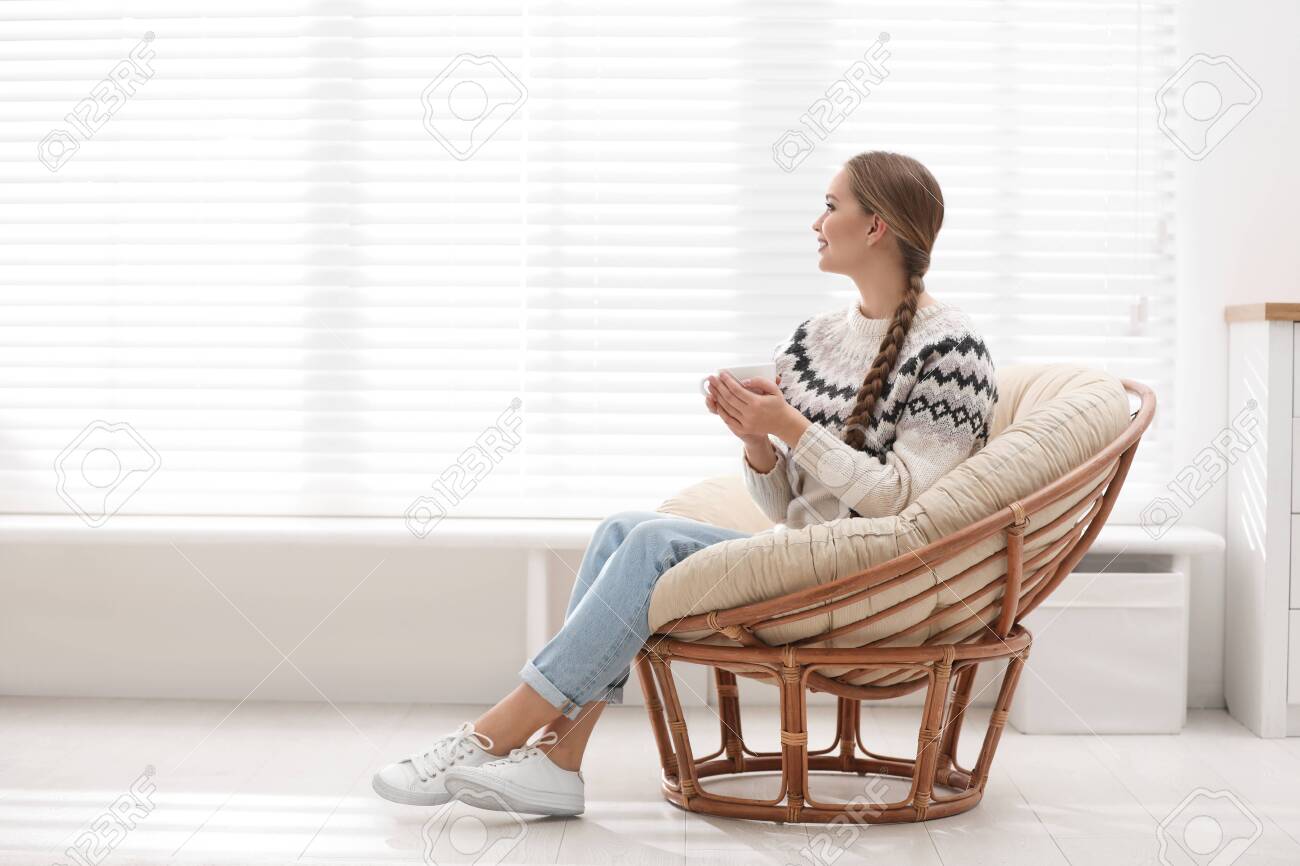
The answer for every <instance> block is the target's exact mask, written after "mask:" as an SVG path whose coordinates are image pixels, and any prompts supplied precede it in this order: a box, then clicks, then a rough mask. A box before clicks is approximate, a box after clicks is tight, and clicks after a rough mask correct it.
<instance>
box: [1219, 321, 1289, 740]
mask: <svg viewBox="0 0 1300 866" xmlns="http://www.w3.org/2000/svg"><path fill="white" fill-rule="evenodd" d="M1225 319H1226V320H1227V322H1228V407H1227V408H1228V411H1227V416H1228V419H1229V421H1230V422H1231V421H1232V420H1233V419H1240V418H1244V417H1245V415H1243V413H1250V414H1252V415H1253V416H1254V417H1252V418H1251V419H1250V420H1251V421H1252V422H1254V423H1253V424H1252V426H1251V427H1250V428H1249V429H1247V428H1246V427H1245V426H1244V425H1238V429H1237V430H1235V431H1233V432H1234V433H1236V434H1237V435H1241V434H1246V435H1248V436H1249V437H1250V439H1249V442H1248V445H1247V447H1246V448H1245V449H1244V450H1242V451H1240V452H1239V453H1237V455H1236V459H1234V460H1233V461H1232V462H1231V464H1230V466H1229V469H1228V506H1227V531H1226V533H1225V540H1226V542H1227V547H1226V550H1225V556H1226V560H1225V566H1226V574H1225V587H1224V593H1225V597H1224V696H1225V698H1226V700H1227V704H1228V711H1229V712H1230V713H1232V715H1233V716H1234V717H1236V718H1237V719H1238V720H1240V721H1241V722H1242V723H1243V724H1245V725H1246V726H1247V727H1249V728H1250V729H1251V730H1253V731H1254V732H1255V733H1257V734H1259V735H1260V736H1264V737H1281V736H1287V735H1292V736H1295V735H1300V304H1274V303H1268V304H1246V305H1240V306H1232V307H1228V308H1227V309H1226V310H1225ZM1252 401H1253V402H1252Z"/></svg>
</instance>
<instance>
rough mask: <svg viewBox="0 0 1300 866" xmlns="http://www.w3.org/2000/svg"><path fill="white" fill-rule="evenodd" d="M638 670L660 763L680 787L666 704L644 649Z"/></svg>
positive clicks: (639, 656)
mask: <svg viewBox="0 0 1300 866" xmlns="http://www.w3.org/2000/svg"><path fill="white" fill-rule="evenodd" d="M636 672H637V679H639V680H640V681H641V693H642V694H643V695H645V709H646V713H648V714H649V716H650V730H651V731H652V732H653V733H654V737H655V745H656V746H658V748H659V763H660V765H661V766H662V767H663V770H664V781H666V782H668V783H669V784H670V785H672V786H673V787H678V786H679V785H680V775H681V774H680V773H679V772H678V770H677V756H676V755H675V754H674V753H673V747H672V743H671V742H670V740H669V737H668V726H667V725H665V724H664V705H663V703H662V702H661V701H660V700H659V689H658V688H657V687H656V686H655V678H654V671H653V670H652V669H651V667H650V657H649V656H648V655H647V654H646V652H645V651H644V650H642V651H640V652H638V653H637V656H636Z"/></svg>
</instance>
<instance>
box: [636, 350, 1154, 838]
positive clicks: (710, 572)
mask: <svg viewBox="0 0 1300 866" xmlns="http://www.w3.org/2000/svg"><path fill="white" fill-rule="evenodd" d="M997 385H998V395H999V396H998V403H997V406H996V414H995V418H994V423H993V427H992V430H991V432H990V437H989V440H988V443H987V444H986V445H985V447H984V448H982V449H981V450H980V451H978V452H977V453H976V454H974V455H972V456H971V457H969V458H968V459H966V460H965V461H964V462H962V463H961V464H959V465H958V466H957V467H956V468H954V469H953V470H952V471H951V472H949V473H948V474H946V475H945V476H944V477H943V478H941V479H940V480H939V481H938V482H936V483H935V484H934V485H933V486H932V487H930V488H929V489H927V490H925V491H924V492H922V493H921V495H920V496H918V497H917V498H916V499H915V500H913V501H912V502H911V503H910V504H909V505H908V506H907V507H906V508H905V509H904V510H903V511H902V512H901V513H900V514H898V515H896V516H890V517H870V518H869V517H845V518H842V519H839V520H834V521H832V522H829V523H823V524H819V525H814V526H810V527H806V528H803V529H799V530H790V529H788V528H786V527H785V526H783V525H780V526H777V525H774V524H773V522H772V521H771V520H769V519H768V518H767V517H766V516H765V515H764V514H763V513H762V512H761V511H760V510H759V509H758V507H757V506H756V505H755V504H754V502H753V501H752V500H751V498H750V497H749V495H748V492H747V491H746V489H745V486H744V481H743V479H742V477H741V476H740V475H739V474H737V475H734V476H720V477H716V478H710V479H707V480H705V481H701V482H699V483H697V484H694V485H692V486H690V487H688V488H686V489H685V490H683V491H682V492H680V493H679V494H677V495H676V496H674V497H672V498H670V499H669V500H667V501H666V502H664V503H663V504H662V505H661V506H659V508H658V509H656V510H658V511H660V512H662V513H665V514H671V515H676V516H680V517H689V518H692V519H695V520H700V521H703V522H706V523H712V524H715V525H719V526H728V527H731V528H735V529H739V530H743V531H745V532H751V533H757V534H755V535H753V536H751V537H748V538H739V539H733V540H729V541H724V542H720V543H718V544H714V545H711V546H709V547H707V548H705V549H703V550H700V551H697V552H695V553H694V554H692V555H691V556H689V557H687V558H686V559H685V560H683V561H681V562H679V563H677V564H676V565H675V566H673V567H672V568H670V569H669V570H668V571H667V572H665V573H664V575H663V576H662V577H661V578H660V580H659V582H658V584H657V585H656V587H655V591H654V595H653V596H652V598H651V605H650V613H649V620H650V622H649V625H650V629H651V631H652V632H653V634H651V636H650V638H649V640H647V641H646V643H645V645H644V647H643V648H642V650H641V651H640V653H639V654H638V656H637V661H636V664H637V670H638V673H639V679H640V682H641V686H642V689H643V690H644V693H645V703H646V709H647V711H648V713H649V715H650V721H651V727H652V729H653V733H654V737H655V740H656V743H657V745H658V750H659V756H660V762H661V764H662V767H663V778H662V783H663V793H664V796H665V797H666V798H667V799H668V800H669V801H670V802H672V803H674V804H675V805H677V806H679V807H681V808H683V809H687V810H689V811H692V812H699V813H705V814H709V815H717V816H722V817H738V818H755V819H763V820H769V821H778V822H826V821H832V820H836V819H839V820H840V821H841V822H842V821H844V820H848V819H852V820H854V821H858V822H865V823H892V822H901V821H923V820H927V819H931V818H940V817H944V816H947V815H954V814H957V813H959V812H964V811H966V810H968V809H971V808H972V807H974V806H975V805H976V804H977V803H978V802H979V800H980V797H981V796H982V794H983V792H984V787H985V784H986V782H987V780H988V776H989V768H990V764H991V763H992V760H993V754H994V751H995V750H996V748H997V745H998V739H999V737H1000V735H1001V733H1002V729H1003V727H1004V725H1005V724H1006V720H1007V713H1008V709H1009V707H1010V704H1011V699H1012V695H1013V694H1014V692H1015V688H1016V683H1017V680H1018V678H1019V676H1020V673H1021V669H1022V667H1023V665H1024V663H1025V659H1026V657H1027V654H1028V651H1029V647H1030V642H1031V639H1032V638H1031V635H1030V633H1029V631H1028V630H1026V629H1025V628H1024V627H1023V626H1022V625H1020V620H1021V619H1022V618H1023V617H1024V616H1025V615H1026V614H1027V613H1029V611H1031V610H1032V609H1033V608H1034V607H1036V606H1037V605H1038V604H1039V603H1041V602H1042V601H1043V599H1044V598H1046V597H1047V596H1048V595H1049V594H1050V593H1051V592H1052V591H1053V590H1054V589H1055V588H1056V586H1057V584H1058V583H1059V582H1060V581H1061V580H1063V579H1064V578H1065V576H1066V575H1067V574H1069V572H1070V571H1071V569H1073V568H1074V566H1075V564H1076V563H1078V561H1079V559H1080V558H1081V557H1082V556H1083V555H1084V553H1085V552H1087V550H1088V547H1089V546H1090V545H1091V544H1092V542H1093V540H1094V539H1095V538H1096V536H1097V533H1098V532H1099V531H1100V529H1101V527H1102V525H1103V524H1104V523H1105V521H1106V518H1107V516H1108V515H1109V514H1110V511H1111V508H1112V506H1113V505H1114V503H1115V499H1116V496H1117V495H1118V493H1119V490H1120V486H1121V485H1122V484H1123V482H1124V477H1125V475H1126V474H1127V472H1128V468H1129V466H1130V464H1131V463H1132V462H1133V455H1134V454H1135V452H1136V450H1137V445H1138V441H1139V439H1140V437H1141V435H1142V433H1143V432H1144V431H1145V430H1146V428H1147V426H1148V425H1149V424H1150V422H1151V419H1152V416H1153V415H1154V413H1155V394H1154V393H1153V392H1152V391H1151V389H1150V388H1148V387H1146V386H1144V385H1141V384H1139V383H1137V382H1133V381H1129V380H1127V379H1125V380H1121V379H1117V378H1115V377H1114V376H1112V375H1110V374H1108V373H1104V372H1101V371H1098V370H1094V369H1090V368H1087V367H1083V366H1078V365H1074V364H1033V365H1029V364H1022V365H1014V366H1007V367H1005V368H1001V369H999V371H998V373H997ZM1130 395H1131V396H1130ZM1131 398H1132V399H1131ZM1002 659H1006V660H1007V667H1006V670H1005V673H1004V675H1003V677H1002V682H1001V687H1000V689H999V691H998V693H997V696H996V702H995V704H994V709H993V710H992V712H991V717H990V722H989V725H988V728H987V732H986V733H985V735H984V740H983V744H982V747H981V748H980V750H979V754H978V759H977V760H976V761H975V765H974V766H973V767H971V768H966V767H963V766H960V765H959V764H958V762H957V760H956V755H957V740H958V735H959V734H960V732H961V725H962V722H963V720H964V716H965V710H966V708H967V706H968V705H969V703H970V701H971V700H972V696H971V687H972V683H973V681H974V679H975V674H976V670H977V668H978V666H979V665H980V664H981V663H982V662H994V661H997V660H1002ZM679 663H687V664H700V665H707V666H710V667H712V668H713V669H714V683H715V686H716V691H717V696H718V717H719V719H720V720H721V737H720V745H719V746H718V748H717V749H716V751H713V752H712V753H710V754H707V755H696V754H695V753H694V752H693V751H692V748H691V739H690V733H689V731H688V729H687V724H686V716H685V714H684V713H683V710H682V704H681V701H680V700H679V698H678V695H677V689H676V685H675V683H674V677H673V675H672V672H671V669H670V668H671V665H673V664H679ZM737 675H739V676H744V677H751V678H754V679H760V680H763V681H765V682H767V683H769V684H772V685H775V686H776V687H778V688H779V689H780V692H779V694H780V703H781V710H780V718H781V731H780V749H779V751H774V752H756V751H753V750H752V749H751V748H750V746H749V745H748V744H747V743H746V742H745V740H744V738H743V735H742V729H741V723H740V722H741V717H740V704H739V696H738V681H737V679H736V677H737ZM806 689H807V690H812V691H819V692H829V693H832V694H834V695H836V696H837V698H838V700H837V724H836V728H837V730H836V733H835V736H834V739H833V740H832V741H831V742H830V743H829V745H826V746H824V747H820V748H814V744H812V743H809V741H808V725H807V703H806V699H807V692H806V691H805V690H806ZM919 689H925V690H926V692H925V702H924V705H923V707H922V708H921V710H920V717H921V724H920V731H919V733H918V738H917V751H916V755H915V756H906V757H893V756H888V755H883V754H877V753H875V752H872V751H869V750H868V749H867V744H866V743H864V742H863V736H862V733H861V730H860V724H859V717H860V710H861V704H860V702H861V701H863V700H878V699H884V698H891V697H895V696H898V695H903V694H907V693H908V692H913V691H917V690H919ZM711 725H712V722H710V726H711ZM810 770H813V771H818V772H824V771H839V772H842V773H848V774H858V775H860V776H865V775H866V774H875V775H878V776H880V777H882V778H881V782H882V783H883V782H884V781H885V778H884V777H897V778H901V779H904V780H906V779H910V780H911V787H910V790H909V792H908V794H907V796H906V797H905V798H903V799H901V800H898V801H896V802H866V801H864V800H863V798H861V797H857V798H854V799H852V800H849V801H848V802H845V801H843V800H839V801H831V800H818V799H817V798H816V796H815V794H814V792H810V791H809V771H810ZM777 771H779V773H780V789H779V791H778V792H777V794H776V796H775V797H773V798H769V799H751V798H746V797H739V796H728V795H724V794H721V793H717V792H715V791H710V790H706V789H705V788H704V787H702V786H701V783H700V780H701V779H704V778H709V777H714V776H723V775H727V774H740V773H750V772H760V773H761V772H767V773H774V772H777ZM817 778H818V777H814V779H817ZM710 787H715V788H716V785H713V784H712V782H711V784H710Z"/></svg>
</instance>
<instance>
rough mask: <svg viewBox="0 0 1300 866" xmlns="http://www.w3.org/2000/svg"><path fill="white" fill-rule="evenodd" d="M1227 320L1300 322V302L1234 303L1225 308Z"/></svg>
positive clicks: (1224, 318)
mask: <svg viewBox="0 0 1300 866" xmlns="http://www.w3.org/2000/svg"><path fill="white" fill-rule="evenodd" d="M1223 320H1224V321H1225V322H1259V321H1269V322H1300V303H1298V304H1282V303H1263V304H1232V305H1230V306H1227V307H1224V308H1223Z"/></svg>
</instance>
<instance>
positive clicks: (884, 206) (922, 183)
mask: <svg viewBox="0 0 1300 866" xmlns="http://www.w3.org/2000/svg"><path fill="white" fill-rule="evenodd" d="M844 168H845V170H846V171H847V172H848V176H849V187H850V189H852V190H853V197H854V198H855V199H857V201H858V204H859V205H861V207H862V210H863V211H864V212H866V214H867V215H868V216H870V215H871V214H879V215H880V218H881V219H882V220H884V221H885V224H886V225H888V226H889V229H890V231H891V232H893V234H894V238H895V240H897V242H898V249H899V252H901V253H902V254H903V266H904V267H905V268H906V269H907V274H908V285H907V289H906V290H904V292H903V300H902V302H901V303H900V304H899V305H898V309H896V310H894V319H893V321H892V322H890V323H889V330H888V331H886V332H885V336H884V337H883V339H882V340H881V342H880V352H879V353H878V354H877V355H876V360H875V361H873V362H872V364H871V369H870V370H869V371H868V372H867V376H866V379H865V380H864V381H863V382H862V387H860V388H859V389H858V395H857V399H856V401H855V402H854V404H853V411H852V412H850V413H849V417H848V419H847V420H846V421H845V426H844V429H845V433H844V441H845V442H847V443H848V444H849V445H850V446H852V447H853V448H854V449H857V450H862V448H863V446H864V445H865V444H866V434H865V430H866V428H867V426H868V425H869V424H870V423H871V412H872V410H873V409H874V408H875V406H876V400H877V399H878V398H879V397H880V392H881V391H882V390H883V389H884V387H885V379H886V377H888V375H889V372H890V371H891V370H893V369H894V363H895V362H896V361H897V360H898V353H899V351H900V350H901V349H902V346H903V339H904V338H905V337H906V336H907V332H908V331H909V330H910V329H911V327H912V318H913V316H914V315H915V314H916V302H917V298H918V297H920V295H921V293H922V292H924V291H925V282H924V281H923V279H922V278H923V277H924V276H925V272H926V271H928V270H929V269H930V250H931V249H933V247H934V239H935V237H936V236H937V235H938V234H939V227H940V226H942V225H943V193H942V192H941V191H940V190H939V182H938V181H936V180H935V179H934V175H932V174H930V171H929V169H927V168H926V167H925V166H923V165H921V163H919V162H917V161H916V160H915V159H912V158H911V157H910V156H904V155H903V154H901V153H890V152H888V151H883V150H869V151H866V152H865V153H860V154H858V155H857V156H855V157H853V158H852V159H850V160H849V161H848V162H847V163H845V164H844Z"/></svg>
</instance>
